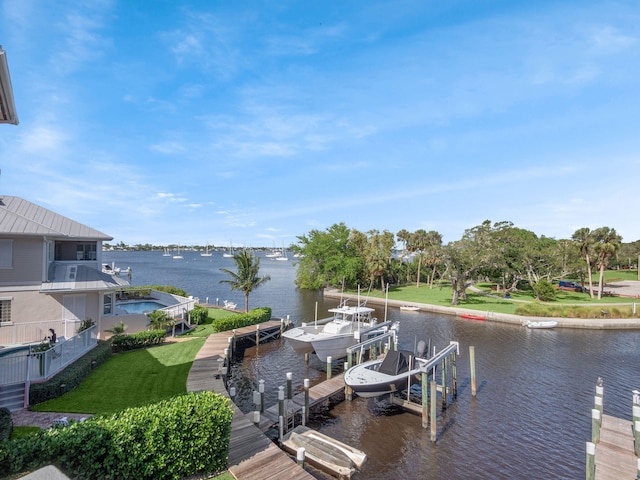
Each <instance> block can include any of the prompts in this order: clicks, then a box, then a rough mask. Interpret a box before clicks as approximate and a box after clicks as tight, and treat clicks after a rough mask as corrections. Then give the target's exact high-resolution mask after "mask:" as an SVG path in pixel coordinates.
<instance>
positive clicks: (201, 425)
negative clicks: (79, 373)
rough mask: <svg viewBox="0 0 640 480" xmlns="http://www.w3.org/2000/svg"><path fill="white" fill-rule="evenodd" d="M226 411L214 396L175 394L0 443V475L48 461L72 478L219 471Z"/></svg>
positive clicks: (152, 476)
mask: <svg viewBox="0 0 640 480" xmlns="http://www.w3.org/2000/svg"><path fill="white" fill-rule="evenodd" d="M232 417H233V410H232V408H231V402H230V401H229V399H227V398H224V397H222V396H221V395H218V394H216V393H213V392H199V393H190V394H186V395H180V396H178V397H174V398H172V399H170V400H165V401H162V402H159V403H155V404H152V405H147V406H144V407H137V408H130V409H127V410H124V411H122V412H119V413H116V414H114V415H112V416H110V417H106V416H105V417H93V418H90V419H88V420H86V421H84V422H73V423H71V424H70V425H69V426H67V427H56V428H51V429H48V430H43V431H41V432H38V433H36V434H34V435H31V436H29V437H28V438H24V439H16V440H6V441H4V442H2V443H0V472H3V473H6V474H16V473H19V472H22V471H25V470H31V469H36V468H39V467H41V466H43V465H46V464H49V463H55V464H56V465H59V466H60V467H61V468H62V469H63V470H64V471H65V472H66V473H67V474H70V475H71V476H72V477H74V478H78V479H88V478H91V479H120V478H136V479H147V478H148V479H164V478H170V479H179V478H184V477H186V476H190V475H196V474H202V473H215V472H219V471H222V470H224V469H225V468H226V462H227V454H228V449H229V436H230V432H231V419H232Z"/></svg>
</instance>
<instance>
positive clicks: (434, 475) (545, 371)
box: [104, 252, 640, 480]
mask: <svg viewBox="0 0 640 480" xmlns="http://www.w3.org/2000/svg"><path fill="white" fill-rule="evenodd" d="M183 256H184V259H183V260H174V259H172V258H171V257H163V256H162V253H161V252H105V253H104V261H105V262H109V263H111V262H115V264H116V266H118V267H121V268H126V267H128V266H130V267H131V268H132V280H131V283H132V284H133V285H156V284H171V285H175V286H178V287H181V288H184V289H185V290H187V292H188V293H189V294H191V295H194V296H196V297H199V298H200V300H201V301H203V302H204V301H205V299H206V298H208V299H209V302H210V303H215V301H216V299H218V301H219V302H220V303H222V302H223V301H224V300H230V301H233V302H236V303H237V304H238V305H243V304H244V298H243V295H242V293H241V292H232V291H230V290H229V287H228V286H227V285H225V284H220V283H219V281H220V280H221V279H224V278H227V276H226V274H224V273H223V272H221V271H220V268H229V269H232V270H233V269H234V264H233V260H232V259H225V258H222V256H221V253H219V252H218V253H214V256H213V257H200V256H199V254H198V253H197V252H183ZM295 271H296V269H295V262H294V261H289V262H278V261H273V260H271V259H268V258H262V259H261V269H260V273H261V274H264V275H269V276H270V277H271V281H269V282H267V283H266V284H264V285H263V286H261V287H260V288H258V289H256V290H255V291H254V292H252V293H251V295H250V297H249V302H250V305H249V306H250V308H255V307H259V306H270V307H272V309H273V314H274V315H276V316H287V315H289V316H290V318H291V320H293V321H294V322H295V323H300V322H302V321H311V320H313V318H314V315H315V311H316V305H317V310H318V313H319V316H324V314H326V311H327V309H328V308H331V307H333V306H335V305H336V300H335V299H326V300H325V299H323V298H322V295H321V294H320V293H316V292H306V291H302V290H299V289H297V288H296V287H295V285H294V283H293V280H294V278H295ZM425 288H426V287H425ZM376 313H377V316H378V318H379V319H381V320H382V319H384V315H385V312H384V309H383V308H382V307H377V311H376ZM387 319H388V320H394V321H395V320H397V321H399V322H400V347H401V348H407V349H413V346H414V344H415V342H416V340H421V339H424V340H426V341H430V342H431V344H432V345H434V346H436V347H437V348H438V349H440V348H443V347H444V346H446V345H448V343H449V341H451V340H455V341H458V342H460V348H461V355H460V356H459V357H458V362H457V363H458V398H457V399H456V400H455V402H451V403H449V406H448V408H447V409H446V410H445V411H443V412H440V413H439V414H438V418H437V420H438V437H437V441H436V442H435V443H433V442H431V440H430V437H429V432H428V431H427V430H425V429H423V428H422V427H421V420H420V417H417V416H415V415H413V414H410V413H405V412H402V411H399V410H397V409H395V408H390V407H389V406H388V405H386V403H384V402H379V401H376V400H374V399H361V398H356V399H355V400H354V401H352V402H342V403H340V404H338V405H337V406H335V407H334V408H333V409H331V410H329V411H327V412H324V414H323V415H319V416H316V417H314V418H313V419H312V421H313V425H312V426H313V427H314V428H317V429H318V430H319V431H321V432H323V433H326V434H327V435H330V436H332V437H334V438H336V439H338V440H341V441H344V442H345V443H347V444H349V445H351V446H353V447H356V448H360V449H361V450H363V451H364V452H365V453H367V455H368V460H367V463H366V464H365V466H364V468H363V470H362V471H361V472H360V473H359V474H358V477H357V478H359V479H385V480H386V479H442V478H447V479H471V478H473V479H525V478H526V479H582V478H584V475H585V473H584V472H585V469H584V465H585V442H586V441H588V440H589V439H590V436H591V409H592V408H593V402H594V400H593V397H594V394H595V385H596V381H597V379H598V377H601V378H602V379H603V381H604V387H605V394H604V411H605V413H606V414H609V415H614V416H618V417H621V418H624V419H627V420H631V399H632V396H631V395H632V393H631V392H632V390H634V389H640V331H599V330H573V329H553V330H529V329H526V328H523V327H520V326H517V325H505V324H499V323H492V322H481V321H474V320H463V319H459V318H455V317H452V316H447V315H432V314H426V313H422V312H418V313H416V312H402V311H400V310H399V309H395V308H390V309H388V311H387ZM470 346H474V348H475V353H476V374H477V382H478V388H477V395H476V397H475V398H474V397H472V395H471V386H470V373H469V370H470V369H469V355H468V350H469V347H470ZM286 372H291V373H292V374H293V379H294V380H293V382H294V385H295V386H296V388H297V389H298V390H300V389H301V388H302V383H303V380H304V379H305V378H309V379H310V380H311V383H312V384H313V383H317V382H319V381H321V380H322V379H323V378H324V376H325V371H324V366H323V365H321V364H320V363H319V362H318V361H317V359H315V358H314V357H313V356H312V357H311V360H310V362H309V364H308V365H307V364H305V362H304V360H303V358H302V357H300V356H298V355H296V354H295V353H293V351H292V350H291V349H290V348H289V346H288V345H287V344H286V342H284V341H280V340H279V341H275V342H272V343H269V344H263V345H260V346H259V347H258V348H250V349H247V350H246V351H245V355H244V359H243V362H242V363H241V364H239V365H236V366H235V367H234V369H233V372H232V377H231V381H232V382H233V384H234V385H236V387H237V388H238V391H239V395H238V400H237V403H238V404H239V406H240V408H241V409H243V411H250V410H252V405H251V391H252V390H253V389H256V388H257V384H258V382H259V380H261V379H262V380H264V381H265V385H266V388H265V391H266V392H267V400H266V403H267V405H270V404H274V403H276V402H277V389H278V386H280V385H285V384H286ZM319 477H320V476H319Z"/></svg>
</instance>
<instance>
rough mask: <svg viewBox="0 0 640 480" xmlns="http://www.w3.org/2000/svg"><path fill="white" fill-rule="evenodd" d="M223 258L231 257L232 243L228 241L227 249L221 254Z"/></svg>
mask: <svg viewBox="0 0 640 480" xmlns="http://www.w3.org/2000/svg"><path fill="white" fill-rule="evenodd" d="M222 256H223V257H224V258H233V256H234V254H233V243H229V250H228V251H226V252H224V253H223V254H222Z"/></svg>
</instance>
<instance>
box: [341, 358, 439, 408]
mask: <svg viewBox="0 0 640 480" xmlns="http://www.w3.org/2000/svg"><path fill="white" fill-rule="evenodd" d="M427 362H428V359H426V358H420V357H417V356H414V354H413V352H410V351H407V350H390V351H388V352H387V354H386V355H385V357H384V358H383V359H377V360H370V361H368V362H365V363H361V364H360V365H356V366H355V367H351V368H350V369H349V370H347V371H346V372H345V374H344V383H345V385H347V386H348V387H351V389H352V390H353V392H354V393H356V394H357V395H358V396H360V397H364V398H370V397H379V396H381V395H385V394H388V393H393V392H401V391H403V390H406V389H407V388H411V385H413V384H416V383H418V382H420V381H421V378H422V377H421V368H422V367H424V365H426V364H427Z"/></svg>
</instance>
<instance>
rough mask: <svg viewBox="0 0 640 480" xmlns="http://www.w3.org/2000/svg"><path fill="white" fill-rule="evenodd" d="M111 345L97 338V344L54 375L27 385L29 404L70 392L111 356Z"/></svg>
mask: <svg viewBox="0 0 640 480" xmlns="http://www.w3.org/2000/svg"><path fill="white" fill-rule="evenodd" d="M111 354H112V353H111V345H110V343H109V342H106V341H104V340H98V345H97V346H96V347H95V348H93V349H92V350H90V351H89V352H87V353H86V354H84V355H83V356H82V357H80V358H79V359H78V360H76V361H75V362H73V363H72V364H71V365H69V366H68V367H66V368H65V369H64V370H63V371H61V372H60V373H58V374H57V375H56V376H54V377H52V378H51V379H49V380H47V381H46V382H43V383H33V384H31V386H30V387H29V405H35V404H37V403H42V402H44V401H46V400H51V399H52V398H57V397H59V396H61V395H64V394H65V393H67V392H70V391H71V390H73V389H74V388H76V387H77V386H78V385H80V383H81V382H82V381H83V380H84V379H85V378H87V377H88V376H89V374H90V373H91V372H92V371H93V370H94V369H95V368H96V367H99V366H100V365H102V364H103V363H105V362H106V361H107V360H109V358H111Z"/></svg>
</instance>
